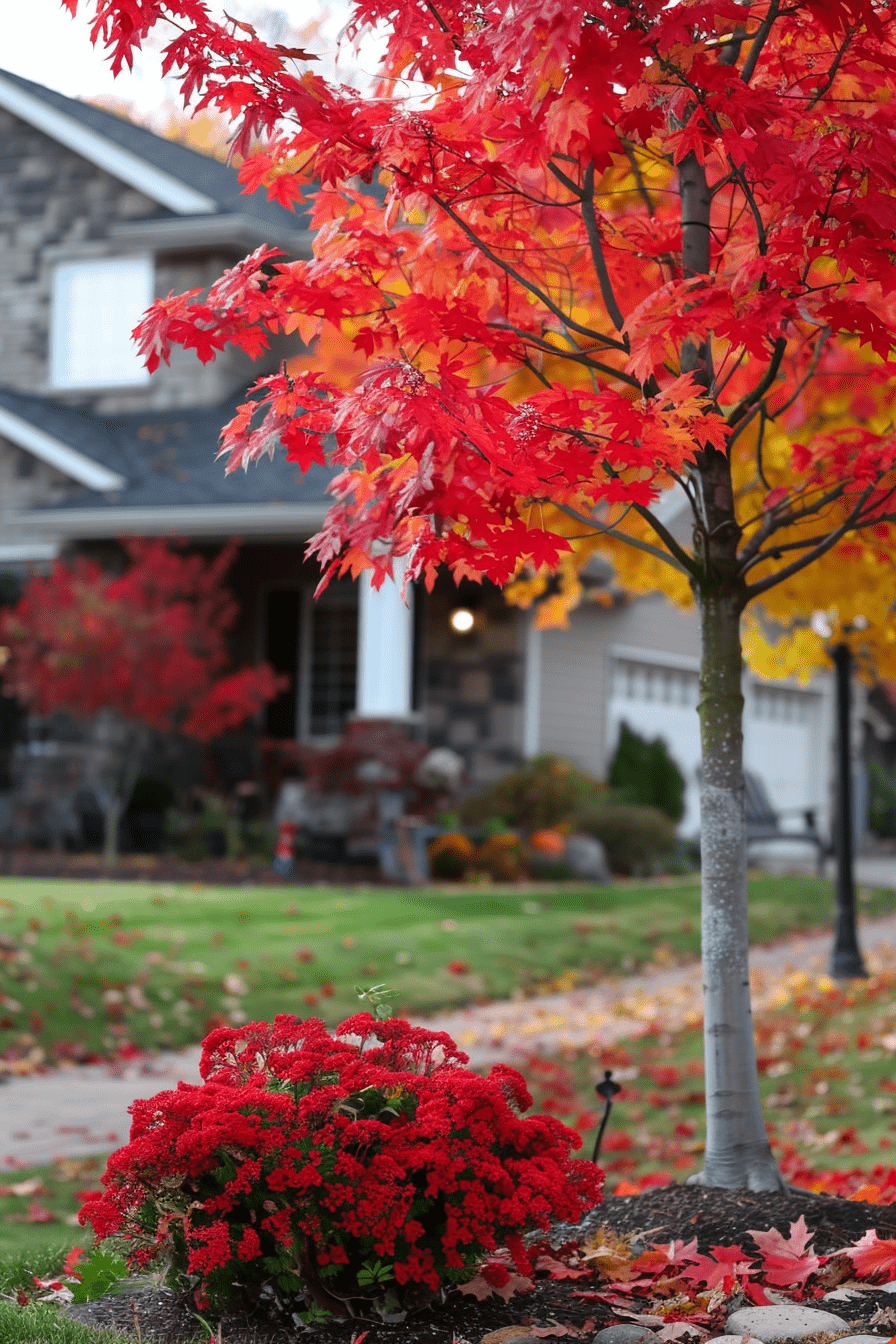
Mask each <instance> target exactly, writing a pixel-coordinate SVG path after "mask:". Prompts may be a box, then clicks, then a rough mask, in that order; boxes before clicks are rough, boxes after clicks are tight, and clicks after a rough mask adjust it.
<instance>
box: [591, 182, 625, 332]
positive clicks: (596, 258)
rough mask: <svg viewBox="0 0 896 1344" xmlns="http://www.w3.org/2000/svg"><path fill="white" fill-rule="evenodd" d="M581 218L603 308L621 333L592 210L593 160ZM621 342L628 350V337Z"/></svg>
mask: <svg viewBox="0 0 896 1344" xmlns="http://www.w3.org/2000/svg"><path fill="white" fill-rule="evenodd" d="M582 217H583V219H584V221H585V232H586V233H587V234H588V243H589V246H590V248H591V258H592V260H593V262H594V269H595V272H596V273H597V280H598V284H599V285H600V292H601V296H602V298H603V301H604V306H605V307H606V310H607V312H608V314H609V315H610V318H611V319H612V322H613V326H614V327H615V328H616V330H617V331H622V329H623V327H624V326H625V318H624V317H623V316H622V310H621V308H620V307H619V304H618V303H617V302H616V295H615V294H614V292H613V284H612V281H611V280H610V272H609V271H608V270H607V261H606V257H605V256H604V249H603V244H602V242H601V236H600V229H599V228H598V225H597V211H596V210H595V208H594V160H593V159H592V161H591V162H590V163H589V164H588V167H587V168H586V169H585V183H584V189H583V192H582ZM623 340H624V341H625V346H626V349H628V348H629V342H628V337H627V336H623Z"/></svg>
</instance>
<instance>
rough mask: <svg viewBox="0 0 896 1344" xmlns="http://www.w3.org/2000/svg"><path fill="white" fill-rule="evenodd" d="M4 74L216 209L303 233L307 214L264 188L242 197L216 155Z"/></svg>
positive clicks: (0, 72) (163, 213)
mask: <svg viewBox="0 0 896 1344" xmlns="http://www.w3.org/2000/svg"><path fill="white" fill-rule="evenodd" d="M0 75H2V77H3V79H4V80H8V81H9V83H10V84H14V85H16V86H17V87H18V88H20V89H21V90H22V91H23V92H24V93H27V94H29V95H30V96H31V97H33V98H37V99H40V101H41V102H43V103H45V104H47V106H49V107H51V108H54V109H55V110H56V111H57V112H61V113H63V114H64V115H65V116H67V117H70V118H72V119H73V120H74V121H77V122H79V123H80V124H81V125H82V126H85V127H87V128H88V129H89V130H90V131H93V132H94V133H95V134H97V135H101V136H103V137H104V138H105V139H106V140H108V141H110V142H111V143H112V144H114V145H117V146H119V147H120V148H121V149H124V150H127V151H128V152H129V153H131V154H134V155H136V156H138V157H139V158H141V159H143V160H144V161H145V162H146V163H147V164H149V165H151V166H152V167H154V168H158V169H161V170H162V171H163V172H166V173H169V174H170V175H171V176H172V177H175V178H177V179H179V180H180V181H181V182H183V183H184V184H185V185H186V186H189V187H193V188H195V189H196V190H198V191H201V192H202V193H203V194H205V195H207V196H210V197H211V198H212V199H213V200H214V201H215V202H216V204H217V207H218V211H217V212H219V213H221V214H227V215H241V216H246V217H249V218H251V219H253V220H256V221H258V222H259V223H261V224H264V225H266V226H268V227H269V228H270V229H272V230H274V231H276V232H279V233H290V232H299V231H304V230H305V229H307V227H308V220H307V217H306V216H305V215H299V214H296V213H295V212H294V211H292V210H287V209H286V208H285V207H284V206H282V205H278V204H277V203H276V202H274V201H269V200H268V198H267V194H266V193H265V192H264V191H257V192H254V193H253V194H252V195H248V196H244V195H243V194H242V188H241V186H240V182H239V178H238V177H237V172H236V169H234V168H230V167H228V166H227V165H226V164H223V163H219V162H218V160H217V159H213V158H210V157H209V156H208V155H205V154H200V153H198V152H197V151H196V150H194V149H190V148H188V147H187V146H186V145H179V144H176V143H175V142H174V141H172V140H166V139H164V137H163V136H160V135H156V134H155V133H154V132H153V131H150V130H147V129H146V128H145V127H144V126H136V125H134V123H133V122H131V121H127V120H125V119H124V118H122V117H117V116H115V115H114V114H113V113H112V112H105V111H103V109H102V108H99V107H92V106H91V105H90V104H89V103H82V102H79V101H78V100H77V99H74V98H67V97H66V96H65V94H62V93H57V92H56V91H55V90H54V89H48V88H45V87H44V85H42V84H35V83H33V81H31V80H30V79H23V78H22V77H21V75H14V74H12V73H11V72H10V71H8V70H0ZM217 212H216V213H217ZM167 215H169V212H168V211H166V210H163V209H162V208H161V207H160V210H159V216H160V217H164V216H167Z"/></svg>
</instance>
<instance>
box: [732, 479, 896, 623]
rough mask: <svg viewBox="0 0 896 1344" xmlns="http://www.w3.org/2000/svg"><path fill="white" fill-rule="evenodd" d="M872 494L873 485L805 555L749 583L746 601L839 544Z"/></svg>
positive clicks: (745, 596) (764, 591) (798, 570)
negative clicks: (845, 515)
mask: <svg viewBox="0 0 896 1344" xmlns="http://www.w3.org/2000/svg"><path fill="white" fill-rule="evenodd" d="M870 495H871V486H869V487H868V489H867V490H865V491H864V492H863V493H862V496H861V498H860V499H859V502H858V504H857V505H856V507H855V508H854V509H853V511H852V513H851V514H850V515H849V517H848V518H847V519H846V520H845V522H843V523H842V524H841V525H840V527H837V528H835V529H834V531H833V532H830V533H828V535H827V536H826V537H825V538H824V539H823V540H822V541H821V542H820V543H819V544H818V545H817V546H814V547H813V548H812V550H811V551H807V552H806V554H805V555H801V556H800V557H799V558H798V559H797V560H793V561H792V562H791V563H790V564H789V565H785V566H784V568H783V569H779V570H778V571H777V573H775V574H769V575H767V576H766V577H765V578H764V579H758V580H757V581H756V583H751V584H748V585H747V587H746V590H745V593H744V600H745V602H752V600H753V598H754V597H760V596H761V595H762V594H763V593H767V592H768V591H769V589H770V588H774V587H776V585H777V584H779V583H783V582H784V580H785V579H789V578H790V577H791V576H792V575H793V574H799V572H800V570H803V569H805V568H806V567H807V566H808V565H811V564H813V563H814V562H815V561H816V560H819V559H820V558H821V557H822V556H823V555H826V554H827V553H828V551H830V550H831V549H832V548H833V547H834V546H836V545H837V542H838V541H839V540H840V539H841V537H844V536H845V535H846V533H847V532H850V531H852V529H853V528H854V527H855V526H856V524H857V522H858V520H859V519H860V518H861V516H862V509H863V508H864V507H865V504H866V503H867V502H868V499H869V497H870ZM871 521H872V519H870V518H869V519H868V522H869V523H871ZM873 521H875V522H876V521H877V520H876V519H874V520H873Z"/></svg>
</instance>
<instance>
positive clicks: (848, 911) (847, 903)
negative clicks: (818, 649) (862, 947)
mask: <svg viewBox="0 0 896 1344" xmlns="http://www.w3.org/2000/svg"><path fill="white" fill-rule="evenodd" d="M847 628H848V627H847ZM831 657H832V658H833V660H834V666H835V668H836V669H837V825H836V830H835V835H836V849H835V853H836V864H837V870H836V871H837V879H836V897H837V905H836V915H835V923H834V946H833V948H832V949H831V960H830V965H829V970H830V973H831V975H832V976H833V977H834V978H835V979H837V980H854V979H857V978H859V977H864V976H867V974H868V971H867V970H866V968H865V963H864V961H863V960H862V953H861V952H860V951H859V941H858V937H857V935H856V885H855V877H854V873H853V810H852V750H851V745H850V732H851V719H852V712H851V710H852V704H851V701H852V662H853V659H852V651H851V649H850V647H849V645H848V644H844V643H842V642H841V643H840V644H837V645H836V646H835V647H834V648H833V649H832V651H831Z"/></svg>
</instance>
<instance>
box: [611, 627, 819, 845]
mask: <svg viewBox="0 0 896 1344" xmlns="http://www.w3.org/2000/svg"><path fill="white" fill-rule="evenodd" d="M699 692H700V684H699V674H698V671H697V666H696V661H695V662H694V663H693V665H691V666H690V667H689V666H686V665H685V664H684V660H681V663H673V662H672V661H670V662H668V663H666V662H662V663H660V662H658V661H655V655H653V654H651V653H649V652H648V651H646V650H645V652H644V654H643V655H638V654H635V653H634V652H633V651H629V650H626V652H625V653H624V654H622V653H617V654H615V655H614V656H613V675H612V682H611V693H610V699H609V702H608V707H607V738H606V741H607V747H608V757H607V766H608V767H609V763H610V761H611V760H612V757H613V754H614V752H615V751H616V747H617V745H618V742H619V732H620V728H621V725H622V724H623V723H627V724H628V726H629V728H631V729H632V731H633V732H636V733H638V734H640V736H641V737H645V738H647V739H649V740H652V739H653V738H657V737H659V738H662V740H663V741H664V742H665V744H666V747H667V749H668V751H669V754H670V756H671V757H672V759H673V760H674V761H675V763H676V765H677V766H678V768H679V769H680V770H681V773H682V774H683V775H684V777H685V784H686V789H685V814H684V817H683V819H682V822H681V825H680V827H679V830H680V833H681V834H682V835H693V834H695V833H696V832H697V831H698V830H699V829H700V800H699V788H698V782H697V781H698V774H697V771H698V768H699V765H700V720H699V718H698V715H697V703H698V700H699ZM744 693H745V701H746V703H745V709H744V763H745V765H746V767H747V769H748V770H752V771H753V772H754V773H755V774H757V775H759V776H760V778H761V779H762V780H763V782H764V784H765V786H766V789H767V790H768V793H769V797H770V798H771V800H772V803H773V805H774V806H775V807H776V808H778V809H784V808H805V807H812V806H814V807H816V808H817V809H819V810H820V811H821V812H822V813H823V812H824V811H825V808H824V804H825V791H826V788H827V773H826V770H825V769H824V768H823V764H822V762H823V757H824V742H823V740H822V739H823V714H822V704H823V701H822V696H821V695H819V694H818V693H817V692H814V691H812V690H802V689H797V688H794V687H790V686H782V685H780V684H778V683H775V682H760V681H757V680H755V679H753V678H749V679H745V687H744ZM790 824H792V825H794V826H797V827H799V826H800V825H801V823H800V821H799V820H798V819H793V821H792V822H791V823H790Z"/></svg>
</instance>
